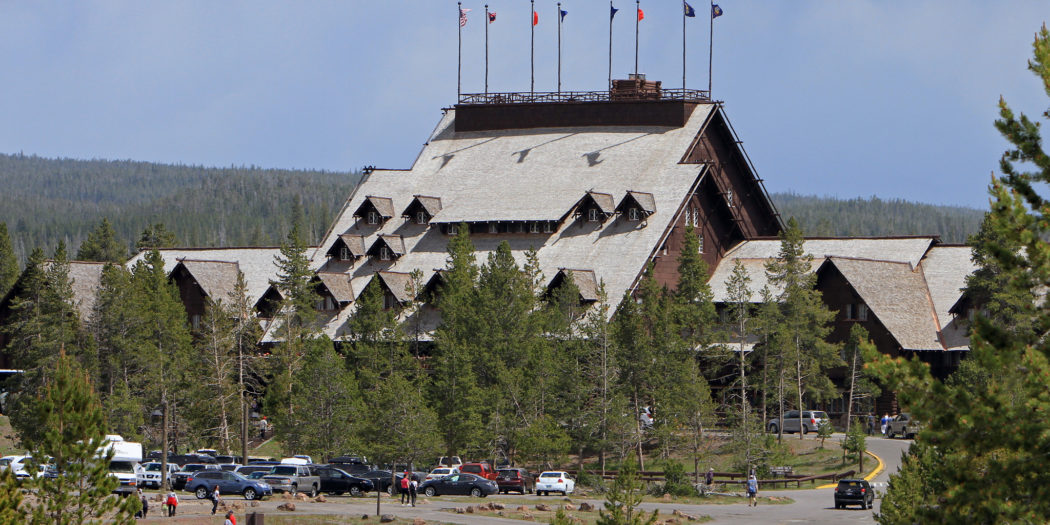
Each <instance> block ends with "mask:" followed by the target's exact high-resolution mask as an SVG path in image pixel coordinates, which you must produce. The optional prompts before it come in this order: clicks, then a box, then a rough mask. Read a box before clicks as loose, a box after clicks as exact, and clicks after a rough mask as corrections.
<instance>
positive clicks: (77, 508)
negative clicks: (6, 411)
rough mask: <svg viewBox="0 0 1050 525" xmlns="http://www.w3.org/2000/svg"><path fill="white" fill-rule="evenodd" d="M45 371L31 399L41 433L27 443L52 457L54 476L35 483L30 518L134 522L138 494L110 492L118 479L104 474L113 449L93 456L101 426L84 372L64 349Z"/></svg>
mask: <svg viewBox="0 0 1050 525" xmlns="http://www.w3.org/2000/svg"><path fill="white" fill-rule="evenodd" d="M48 371H49V372H50V373H49V374H48V375H49V377H48V385H47V387H46V389H45V390H44V392H43V395H42V396H41V397H40V398H39V399H38V400H36V401H35V403H34V404H33V410H34V412H35V413H36V419H38V420H39V421H41V422H42V423H43V429H42V434H41V437H40V438H39V439H35V440H32V441H30V442H29V444H30V449H31V450H32V451H33V456H34V457H35V458H45V457H46V458H51V461H52V464H53V465H54V466H55V468H56V472H57V476H56V477H55V478H53V479H47V478H40V479H39V481H38V482H37V483H35V485H36V486H35V488H36V496H37V498H36V502H35V504H34V505H33V512H32V519H31V522H32V523H33V524H41V525H43V524H48V525H51V524H60V525H64V524H81V523H103V522H107V523H118V524H122V523H127V524H132V523H134V522H135V519H134V517H133V515H134V513H135V512H136V511H137V510H138V508H139V505H140V503H139V500H138V498H121V497H120V496H118V495H115V494H113V491H114V489H116V488H117V485H118V484H119V482H118V480H117V479H116V478H114V477H112V476H110V474H109V461H110V459H111V458H112V457H113V451H112V449H109V450H108V451H107V453H106V456H105V457H104V459H103V460H102V461H100V460H99V457H98V455H97V454H98V450H99V449H100V448H101V447H102V446H103V445H104V443H105V436H106V425H105V419H104V418H103V412H102V408H101V406H99V401H98V398H97V397H96V396H95V393H94V391H93V389H92V387H91V383H90V381H89V380H88V377H87V374H85V373H84V372H83V371H81V369H80V367H79V366H78V365H77V363H76V361H75V360H74V359H73V358H71V357H68V356H66V355H64V354H62V355H60V356H59V357H58V359H57V361H55V363H54V365H53V367H49V370H48ZM113 511H116V514H115V515H114V514H112V512H113ZM103 517H105V519H103Z"/></svg>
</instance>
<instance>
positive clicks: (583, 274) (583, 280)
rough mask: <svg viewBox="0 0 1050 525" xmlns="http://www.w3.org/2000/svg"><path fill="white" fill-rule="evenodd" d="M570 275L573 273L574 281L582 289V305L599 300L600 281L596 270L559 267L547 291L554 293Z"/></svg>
mask: <svg viewBox="0 0 1050 525" xmlns="http://www.w3.org/2000/svg"><path fill="white" fill-rule="evenodd" d="M569 275H572V282H573V283H575V284H576V288H577V289H578V290H579V291H580V304H581V305H585V304H591V303H595V302H598V299H599V297H598V281H597V279H596V278H595V275H594V270H578V269H577V270H574V269H571V268H559V269H558V273H557V274H556V275H555V276H554V278H553V279H551V282H550V284H548V285H547V293H548V294H552V293H554V290H556V289H558V287H560V286H562V285H564V284H565V282H566V280H567V279H568V278H569Z"/></svg>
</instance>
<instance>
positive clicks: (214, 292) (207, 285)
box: [172, 259, 254, 304]
mask: <svg viewBox="0 0 1050 525" xmlns="http://www.w3.org/2000/svg"><path fill="white" fill-rule="evenodd" d="M178 264H182V266H183V267H184V268H186V271H188V272H189V273H190V275H192V276H193V278H194V279H195V280H196V281H197V284H198V285H200V287H201V290H203V291H204V294H205V295H207V296H208V297H210V298H211V300H212V301H222V302H223V303H225V304H229V303H230V301H231V299H230V295H231V294H232V293H234V290H236V289H237V274H238V273H239V272H240V268H239V267H238V264H237V263H236V262H230V261H202V260H196V259H182V260H180V261H179V263H178ZM172 270H174V268H172ZM253 304H254V301H253Z"/></svg>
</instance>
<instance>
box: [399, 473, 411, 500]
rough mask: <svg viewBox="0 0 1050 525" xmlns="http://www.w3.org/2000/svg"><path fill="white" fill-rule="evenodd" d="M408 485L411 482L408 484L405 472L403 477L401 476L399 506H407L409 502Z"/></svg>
mask: <svg viewBox="0 0 1050 525" xmlns="http://www.w3.org/2000/svg"><path fill="white" fill-rule="evenodd" d="M410 483H411V482H410V480H409V477H408V471H407V470H406V471H405V475H404V476H401V506H402V507H406V506H408V501H409V496H408V486H409V484H410Z"/></svg>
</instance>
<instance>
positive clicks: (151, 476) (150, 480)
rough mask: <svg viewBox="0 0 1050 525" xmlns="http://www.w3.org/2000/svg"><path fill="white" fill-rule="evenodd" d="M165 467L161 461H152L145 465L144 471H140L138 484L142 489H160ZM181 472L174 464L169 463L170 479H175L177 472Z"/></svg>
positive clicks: (143, 466)
mask: <svg viewBox="0 0 1050 525" xmlns="http://www.w3.org/2000/svg"><path fill="white" fill-rule="evenodd" d="M162 466H163V465H162V464H161V463H160V462H159V461H151V462H149V463H143V464H142V469H141V470H140V471H139V480H138V484H139V486H140V487H150V488H155V489H157V488H160V483H161V473H162V472H163V470H161V467H162ZM178 470H179V466H178V465H176V464H174V463H168V479H174V477H175V472H177V471H178Z"/></svg>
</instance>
